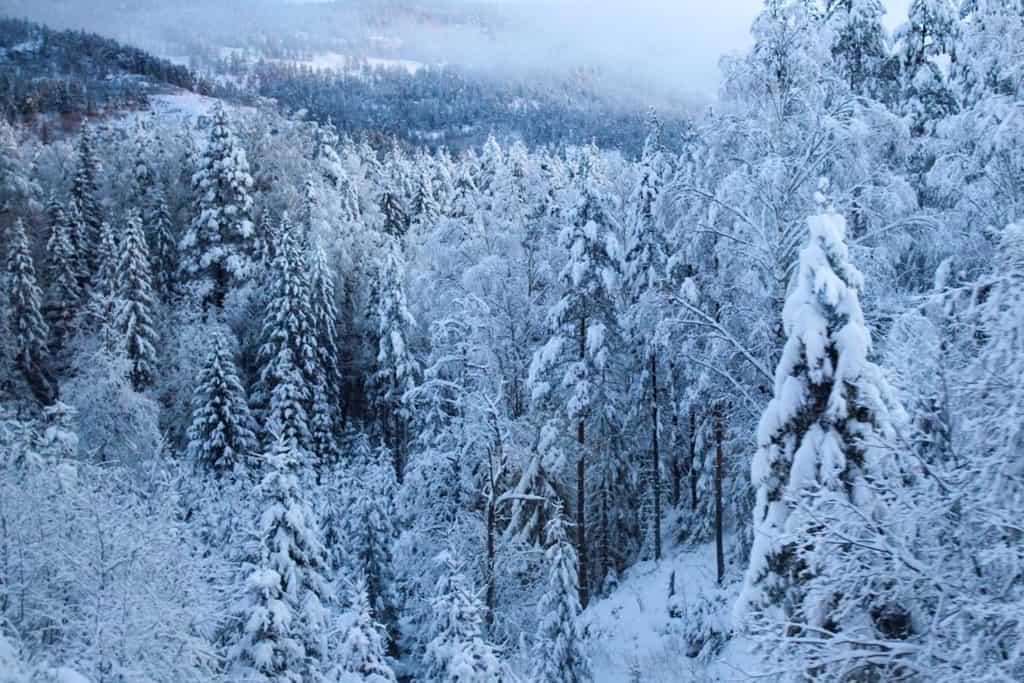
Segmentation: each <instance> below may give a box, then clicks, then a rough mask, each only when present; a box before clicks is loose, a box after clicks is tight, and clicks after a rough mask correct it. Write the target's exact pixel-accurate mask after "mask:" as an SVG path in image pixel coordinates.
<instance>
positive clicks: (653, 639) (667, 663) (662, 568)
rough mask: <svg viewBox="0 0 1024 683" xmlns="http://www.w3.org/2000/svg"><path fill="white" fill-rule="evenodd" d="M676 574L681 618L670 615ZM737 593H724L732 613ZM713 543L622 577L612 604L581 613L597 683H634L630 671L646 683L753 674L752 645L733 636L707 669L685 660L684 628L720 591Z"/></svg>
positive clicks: (643, 565)
mask: <svg viewBox="0 0 1024 683" xmlns="http://www.w3.org/2000/svg"><path fill="white" fill-rule="evenodd" d="M673 571H674V572H675V574H676V576H675V586H676V592H677V596H676V598H675V599H674V600H673V602H674V604H676V605H678V606H680V607H681V609H682V612H683V616H682V618H681V619H671V618H670V617H669V614H668V604H669V599H668V588H669V582H670V577H671V575H672V572H673ZM738 588H739V585H738V584H733V585H731V586H730V587H727V588H726V589H725V590H726V592H727V593H728V604H727V606H726V610H725V614H724V615H723V618H724V619H726V620H728V619H729V611H730V609H731V607H732V603H733V601H734V599H735V594H736V592H737V590H738ZM718 590H719V589H718V587H717V583H716V580H715V548H714V545H713V544H710V543H708V544H705V545H701V546H696V547H684V548H677V549H670V550H669V551H668V554H667V557H666V558H665V559H663V560H662V561H661V562H660V563H654V562H641V563H638V564H636V565H635V566H633V567H631V568H630V569H629V570H628V571H627V572H626V573H625V575H624V576H623V579H622V581H621V583H620V584H619V587H618V588H617V589H616V590H615V591H614V592H613V593H612V594H611V595H610V596H608V597H607V598H605V599H599V600H595V601H594V602H592V603H591V604H590V606H589V607H588V608H587V610H586V611H585V612H584V613H583V614H582V616H581V620H582V625H583V628H584V632H585V633H586V634H587V648H588V654H589V655H590V658H591V664H592V667H593V673H594V681H595V683H628V682H629V681H630V680H631V679H630V668H631V667H632V666H635V665H638V666H639V669H640V670H641V671H643V677H642V680H643V681H644V682H645V683H688V682H689V681H741V680H747V678H748V675H747V674H748V673H750V672H751V671H752V670H753V669H754V668H755V662H756V660H755V658H754V657H753V656H752V655H751V653H750V652H749V649H750V643H749V641H746V640H744V639H743V638H742V637H735V636H734V638H733V639H732V640H731V641H730V642H729V643H727V644H726V646H725V648H724V649H723V650H722V652H721V653H720V654H719V655H717V656H715V657H713V658H712V660H711V661H710V662H708V663H702V662H700V661H698V660H697V659H691V658H689V657H687V655H686V649H687V647H686V643H685V640H684V637H683V633H682V627H683V626H684V625H685V623H686V620H687V618H688V616H689V613H690V612H691V609H692V607H693V606H694V605H695V604H696V603H697V601H698V600H699V599H700V598H701V596H702V595H708V594H711V593H714V592H716V591H718Z"/></svg>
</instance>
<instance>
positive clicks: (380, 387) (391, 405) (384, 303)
mask: <svg viewBox="0 0 1024 683" xmlns="http://www.w3.org/2000/svg"><path fill="white" fill-rule="evenodd" d="M381 247H382V251H383V254H382V255H381V262H380V263H379V265H378V266H377V272H376V273H375V274H374V275H375V277H374V282H373V301H372V303H371V305H372V307H373V308H372V310H371V316H372V318H371V319H372V321H373V324H374V327H375V330H374V331H375V333H376V340H377V359H376V366H375V369H374V373H373V375H372V377H371V378H370V385H371V389H372V391H373V392H374V394H373V402H374V404H375V405H376V406H377V407H378V410H379V416H380V417H379V419H380V421H381V426H382V428H383V431H384V435H385V439H386V441H387V443H388V446H389V447H390V448H391V451H392V457H393V458H394V465H395V476H396V478H397V479H398V482H399V483H401V482H402V478H403V476H404V474H405V439H406V435H405V431H406V423H407V421H408V418H409V414H408V406H407V405H406V400H405V396H406V394H407V393H408V391H409V390H410V389H412V388H413V387H414V386H415V381H416V375H417V374H418V372H419V365H418V364H417V362H416V359H415V358H414V357H413V355H412V351H411V350H410V349H409V341H408V340H409V333H410V331H411V329H412V328H413V326H414V325H415V324H416V323H415V320H413V317H412V314H411V313H410V312H409V308H408V304H407V302H406V296H405V282H404V280H405V271H404V267H403V266H404V263H403V259H402V255H401V250H400V249H399V247H398V244H397V242H396V241H394V240H392V239H389V238H386V237H385V238H384V239H383V241H382V244H381Z"/></svg>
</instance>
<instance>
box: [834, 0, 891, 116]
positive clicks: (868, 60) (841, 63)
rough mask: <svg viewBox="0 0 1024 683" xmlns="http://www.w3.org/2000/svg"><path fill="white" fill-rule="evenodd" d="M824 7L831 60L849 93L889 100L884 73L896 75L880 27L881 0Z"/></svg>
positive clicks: (840, 1) (842, 0)
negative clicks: (830, 44)
mask: <svg viewBox="0 0 1024 683" xmlns="http://www.w3.org/2000/svg"><path fill="white" fill-rule="evenodd" d="M825 5H826V6H825V23H826V24H827V25H828V27H829V28H830V29H831V30H832V34H833V39H832V59H833V60H834V61H835V67H836V70H837V71H838V72H839V74H840V76H841V77H842V78H843V79H844V80H845V81H846V83H847V85H848V86H849V88H850V92H852V93H855V94H857V95H860V96H862V97H871V98H874V99H877V100H883V101H884V100H886V99H888V98H891V97H892V95H893V94H894V93H889V92H886V90H887V88H889V87H890V86H889V85H888V83H887V81H888V80H889V79H887V78H886V76H887V75H888V74H887V72H886V70H887V68H889V69H890V70H891V72H895V65H894V64H892V63H891V57H890V54H889V46H888V38H887V36H886V33H885V27H884V26H883V25H882V16H883V15H884V14H885V7H883V5H882V2H881V0H827V2H826V3H825Z"/></svg>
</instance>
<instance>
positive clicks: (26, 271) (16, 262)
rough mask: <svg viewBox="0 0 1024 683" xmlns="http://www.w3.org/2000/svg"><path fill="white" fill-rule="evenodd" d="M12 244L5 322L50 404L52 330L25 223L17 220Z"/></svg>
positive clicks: (20, 360)
mask: <svg viewBox="0 0 1024 683" xmlns="http://www.w3.org/2000/svg"><path fill="white" fill-rule="evenodd" d="M8 239H9V242H8V244H9V247H8V253H7V270H6V273H5V278H4V279H5V282H4V285H5V287H6V289H7V310H6V317H7V320H6V321H5V323H6V326H7V330H8V334H9V335H10V339H11V343H12V346H13V353H12V356H13V358H14V361H15V363H16V364H17V367H18V369H19V370H20V371H21V373H22V375H24V377H25V379H26V381H28V383H29V385H30V386H31V388H32V392H33V393H34V394H35V396H36V398H37V399H38V400H40V401H41V402H42V403H44V404H48V403H50V402H51V401H52V399H53V398H55V392H54V389H53V387H52V386H50V384H51V381H50V378H49V376H48V373H47V372H46V369H45V362H46V358H47V352H46V349H47V338H48V335H49V330H48V328H47V325H46V320H45V319H44V318H43V314H42V304H43V292H42V290H41V289H40V288H39V284H38V282H37V280H36V270H35V265H34V264H33V262H32V254H31V253H30V252H29V245H28V237H27V236H26V234H25V224H24V223H23V222H22V220H21V219H18V220H17V221H15V223H14V225H13V226H12V227H11V229H10V230H9V231H8Z"/></svg>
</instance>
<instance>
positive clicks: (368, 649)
mask: <svg viewBox="0 0 1024 683" xmlns="http://www.w3.org/2000/svg"><path fill="white" fill-rule="evenodd" d="M348 609H349V614H348V617H349V619H350V620H351V621H350V622H349V626H348V628H347V630H346V631H345V635H344V638H343V639H342V641H341V645H340V647H339V649H338V654H337V660H338V668H339V672H340V675H339V676H338V683H396V682H397V678H396V677H395V672H394V671H393V670H392V669H391V666H390V665H389V664H388V660H387V636H386V635H385V633H384V629H383V627H381V625H380V624H378V623H376V622H375V621H374V620H373V613H372V612H371V610H370V601H369V599H368V598H367V594H366V586H365V584H363V583H362V582H361V581H357V582H356V583H355V584H354V585H353V586H352V589H351V590H350V591H349V608H348Z"/></svg>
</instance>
